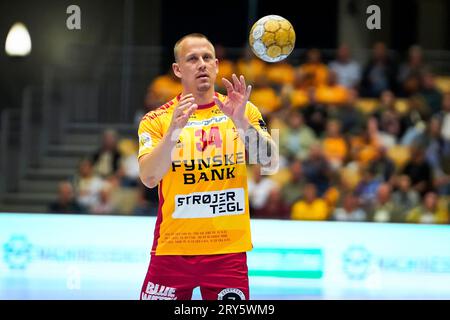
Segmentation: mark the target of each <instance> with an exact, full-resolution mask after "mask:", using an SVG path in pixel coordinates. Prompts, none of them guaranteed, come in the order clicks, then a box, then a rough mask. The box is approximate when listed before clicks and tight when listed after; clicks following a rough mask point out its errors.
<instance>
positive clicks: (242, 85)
mask: <svg viewBox="0 0 450 320" xmlns="http://www.w3.org/2000/svg"><path fill="white" fill-rule="evenodd" d="M240 80H241V93H242V94H245V87H246V86H247V85H246V84H245V78H244V76H243V75H241V77H240Z"/></svg>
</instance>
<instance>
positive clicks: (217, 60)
mask: <svg viewBox="0 0 450 320" xmlns="http://www.w3.org/2000/svg"><path fill="white" fill-rule="evenodd" d="M218 73H219V59H217V58H216V75H217V74H218Z"/></svg>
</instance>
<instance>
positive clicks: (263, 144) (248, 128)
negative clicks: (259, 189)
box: [235, 120, 279, 174]
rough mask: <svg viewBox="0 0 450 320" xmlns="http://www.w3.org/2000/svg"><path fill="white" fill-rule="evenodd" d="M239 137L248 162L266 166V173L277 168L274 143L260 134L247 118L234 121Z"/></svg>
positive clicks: (276, 150)
mask: <svg viewBox="0 0 450 320" xmlns="http://www.w3.org/2000/svg"><path fill="white" fill-rule="evenodd" d="M235 125H236V127H237V129H238V131H239V133H240V134H239V137H240V139H241V140H242V142H243V143H244V145H245V150H246V151H247V154H248V159H249V163H250V164H256V163H257V164H260V165H261V166H262V167H263V168H266V169H267V170H269V171H270V172H269V171H267V170H266V171H267V173H268V174H271V173H274V172H273V169H277V168H278V163H279V156H278V155H279V152H278V147H277V145H276V143H275V142H274V141H273V140H272V139H271V138H268V137H267V136H264V135H262V134H261V133H260V132H259V131H258V130H257V129H256V128H255V127H253V126H252V125H251V124H250V123H249V122H248V120H243V121H241V122H237V121H236V122H235Z"/></svg>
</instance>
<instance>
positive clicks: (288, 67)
mask: <svg viewBox="0 0 450 320" xmlns="http://www.w3.org/2000/svg"><path fill="white" fill-rule="evenodd" d="M266 75H267V80H268V82H269V84H270V85H271V86H273V87H275V88H276V89H280V88H281V87H282V86H283V85H286V84H292V83H293V82H294V78H295V69H294V67H293V66H292V63H289V62H287V61H286V60H283V61H280V62H278V63H272V64H269V65H268V66H267V69H266Z"/></svg>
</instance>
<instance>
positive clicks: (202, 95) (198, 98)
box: [183, 88, 214, 106]
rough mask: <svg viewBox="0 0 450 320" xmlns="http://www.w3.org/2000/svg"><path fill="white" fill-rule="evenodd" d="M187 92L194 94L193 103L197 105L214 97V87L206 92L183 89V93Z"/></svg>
mask: <svg viewBox="0 0 450 320" xmlns="http://www.w3.org/2000/svg"><path fill="white" fill-rule="evenodd" d="M188 93H192V94H193V95H194V99H195V103H196V104H198V105H199V106H201V105H205V104H209V103H211V102H213V101H214V99H213V97H214V88H212V89H210V90H208V91H206V92H199V91H194V92H184V91H183V95H185V94H188Z"/></svg>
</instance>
